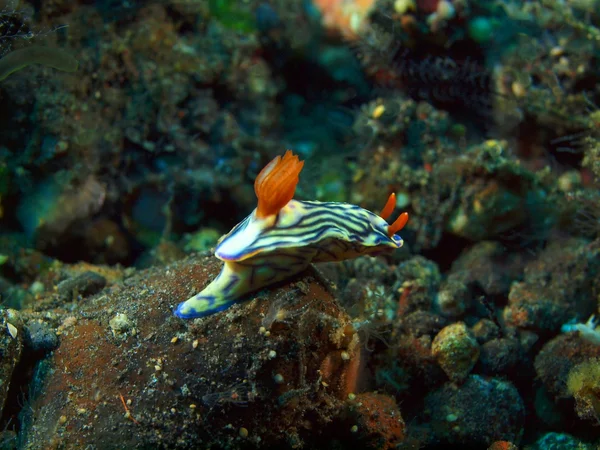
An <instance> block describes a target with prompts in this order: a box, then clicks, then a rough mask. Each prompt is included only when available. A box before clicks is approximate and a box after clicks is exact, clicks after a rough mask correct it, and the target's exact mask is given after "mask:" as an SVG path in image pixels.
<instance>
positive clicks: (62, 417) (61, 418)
mask: <svg viewBox="0 0 600 450" xmlns="http://www.w3.org/2000/svg"><path fill="white" fill-rule="evenodd" d="M58 422H59V423H60V424H61V425H64V424H65V423H67V416H60V418H59V419H58Z"/></svg>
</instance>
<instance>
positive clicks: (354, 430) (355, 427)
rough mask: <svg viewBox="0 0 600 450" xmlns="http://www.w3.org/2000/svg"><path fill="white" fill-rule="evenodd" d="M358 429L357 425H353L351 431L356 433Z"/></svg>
mask: <svg viewBox="0 0 600 450" xmlns="http://www.w3.org/2000/svg"><path fill="white" fill-rule="evenodd" d="M357 431H358V427H357V426H356V425H352V428H350V433H356V432H357Z"/></svg>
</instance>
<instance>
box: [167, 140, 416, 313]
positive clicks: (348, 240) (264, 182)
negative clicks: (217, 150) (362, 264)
mask: <svg viewBox="0 0 600 450" xmlns="http://www.w3.org/2000/svg"><path fill="white" fill-rule="evenodd" d="M302 164H303V163H302V162H301V161H299V160H298V157H297V156H294V155H293V154H292V153H291V151H289V150H288V151H287V152H286V154H285V156H284V157H283V158H281V157H277V158H275V159H274V160H273V161H271V163H269V165H267V166H266V167H265V168H264V169H263V171H262V172H261V173H260V174H259V176H258V177H257V180H256V183H255V190H256V193H257V196H258V198H259V205H258V207H257V208H256V209H255V210H254V211H252V213H251V214H250V215H249V216H248V217H246V218H245V219H244V220H243V221H242V222H240V223H239V224H238V225H236V226H235V227H233V229H232V230H231V231H230V232H229V233H227V234H226V235H224V236H223V237H222V238H221V239H220V240H219V242H218V244H217V248H216V250H215V256H216V257H217V258H219V259H221V260H223V261H224V266H223V269H222V270H221V273H220V274H219V275H218V276H217V277H216V278H215V279H214V280H213V281H212V282H211V283H210V284H209V285H208V286H207V287H206V288H205V289H204V290H203V291H202V292H200V293H198V294H196V295H194V296H193V297H191V298H190V299H188V300H186V301H185V302H183V303H180V304H179V306H178V307H177V309H176V311H175V315H176V316H178V317H181V318H185V319H190V318H196V317H204V316H207V315H210V314H213V313H215V312H218V311H222V310H224V309H226V308H228V307H229V306H231V305H232V304H233V303H235V302H236V301H237V300H238V299H239V298H240V297H243V296H244V295H246V294H248V293H250V292H253V291H257V290H259V289H260V288H262V287H265V286H268V285H270V284H273V283H276V282H278V281H282V280H284V279H286V278H289V277H291V276H293V275H295V274H297V273H300V272H301V271H303V270H305V269H306V268H307V267H308V266H309V265H310V264H311V263H312V262H328V261H342V260H345V259H351V258H356V257H358V256H361V255H368V254H376V253H381V252H383V251H390V250H394V249H398V248H400V247H402V245H403V241H402V238H401V237H400V236H398V235H397V234H395V232H396V231H398V230H400V229H401V228H402V227H403V226H404V225H405V224H406V221H407V220H408V215H407V214H406V213H403V214H401V215H400V217H399V218H398V219H397V220H396V221H395V222H394V223H393V224H392V225H389V224H388V223H387V222H386V220H385V218H387V216H389V215H390V214H391V213H392V211H393V209H394V206H395V196H394V194H392V195H391V196H390V198H389V199H388V203H387V204H386V206H385V208H384V209H383V211H382V213H381V216H384V217H385V218H384V217H381V216H378V215H377V214H374V213H372V212H370V211H368V210H366V209H364V208H361V207H359V206H356V205H352V204H350V203H340V202H318V201H300V200H294V199H292V197H293V194H294V191H295V187H296V184H297V182H298V174H299V172H300V170H301V169H302ZM290 185H293V186H292V188H291V189H290ZM274 189H275V190H276V193H275V194H276V195H273V196H271V197H269V194H270V193H272V192H271V191H273V190H274ZM281 192H283V193H284V194H285V195H283V196H282V195H279V194H280V193H281Z"/></svg>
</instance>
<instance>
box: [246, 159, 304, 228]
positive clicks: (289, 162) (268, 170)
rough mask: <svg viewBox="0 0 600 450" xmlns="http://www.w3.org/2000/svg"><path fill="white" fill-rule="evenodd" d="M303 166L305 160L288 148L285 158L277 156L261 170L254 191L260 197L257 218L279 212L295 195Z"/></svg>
mask: <svg viewBox="0 0 600 450" xmlns="http://www.w3.org/2000/svg"><path fill="white" fill-rule="evenodd" d="M303 166H304V161H300V159H299V158H298V155H294V154H293V153H292V151H291V150H288V151H286V152H285V155H283V158H282V157H281V156H277V157H276V158H275V159H273V160H272V161H271V162H270V163H269V164H267V165H266V166H265V168H264V169H263V170H261V171H260V173H259V174H258V176H257V177H256V181H255V182H254V192H255V193H256V196H257V197H258V206H257V208H256V217H257V218H259V219H263V218H265V217H268V216H270V215H272V214H277V213H278V212H279V211H280V210H281V208H283V207H284V206H285V205H287V203H288V202H289V201H290V200H291V199H292V198H293V197H294V192H296V185H297V184H298V181H299V178H298V176H299V175H300V171H301V170H302V167H303Z"/></svg>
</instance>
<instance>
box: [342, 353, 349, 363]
mask: <svg viewBox="0 0 600 450" xmlns="http://www.w3.org/2000/svg"><path fill="white" fill-rule="evenodd" d="M340 356H341V357H342V361H348V360H349V359H350V354H349V353H348V352H342V353H341V354H340Z"/></svg>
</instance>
